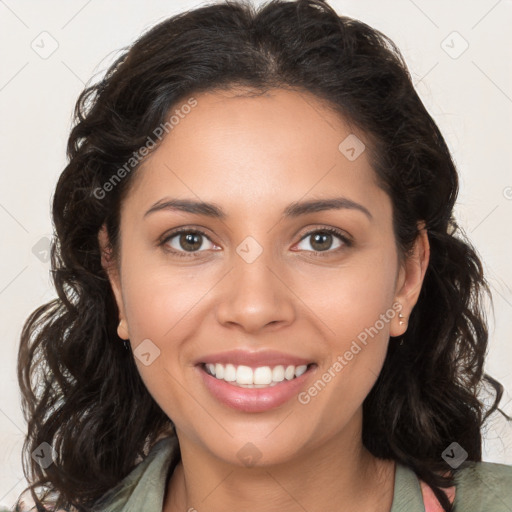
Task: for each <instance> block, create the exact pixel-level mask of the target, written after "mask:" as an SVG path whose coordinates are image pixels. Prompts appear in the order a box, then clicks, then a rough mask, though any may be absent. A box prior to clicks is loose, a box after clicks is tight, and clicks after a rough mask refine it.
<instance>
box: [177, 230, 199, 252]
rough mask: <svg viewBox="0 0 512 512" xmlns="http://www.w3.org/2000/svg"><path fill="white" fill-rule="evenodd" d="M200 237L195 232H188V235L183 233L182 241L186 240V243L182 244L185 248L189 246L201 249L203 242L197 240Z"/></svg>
mask: <svg viewBox="0 0 512 512" xmlns="http://www.w3.org/2000/svg"><path fill="white" fill-rule="evenodd" d="M198 238H199V235H197V234H194V233H187V234H186V235H182V241H184V244H182V246H183V247H184V248H187V246H188V248H189V249H199V247H201V243H200V242H198V241H197V240H198ZM194 240H195V242H194Z"/></svg>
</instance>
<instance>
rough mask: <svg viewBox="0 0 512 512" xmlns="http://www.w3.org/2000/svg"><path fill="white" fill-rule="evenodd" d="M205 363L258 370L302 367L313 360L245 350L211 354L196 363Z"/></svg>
mask: <svg viewBox="0 0 512 512" xmlns="http://www.w3.org/2000/svg"><path fill="white" fill-rule="evenodd" d="M203 363H211V364H215V363H220V364H224V365H226V364H232V365H234V366H238V365H244V366H250V367H251V368H256V367H258V366H277V365H283V366H289V365H293V366H301V365H304V364H305V365H308V364H310V363H313V361H312V360H311V359H305V358H303V357H298V356H295V355H292V354H285V353H284V352H278V351H276V350H258V351H256V352H255V351H248V350H243V349H238V350H229V351H227V352H219V353H217V354H209V355H206V356H203V357H201V358H199V359H197V361H196V363H195V364H196V365H197V364H203Z"/></svg>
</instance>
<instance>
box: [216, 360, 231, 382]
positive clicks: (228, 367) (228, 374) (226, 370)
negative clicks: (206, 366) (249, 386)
mask: <svg viewBox="0 0 512 512" xmlns="http://www.w3.org/2000/svg"><path fill="white" fill-rule="evenodd" d="M215 376H217V374H215ZM224 380H225V381H226V382H235V380H236V368H235V367H234V365H232V364H227V365H226V367H225V368H224Z"/></svg>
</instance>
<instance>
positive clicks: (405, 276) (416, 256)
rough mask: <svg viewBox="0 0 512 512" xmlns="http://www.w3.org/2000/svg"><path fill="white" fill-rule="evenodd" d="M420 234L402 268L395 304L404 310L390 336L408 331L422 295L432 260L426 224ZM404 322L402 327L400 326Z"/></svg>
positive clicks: (394, 323)
mask: <svg viewBox="0 0 512 512" xmlns="http://www.w3.org/2000/svg"><path fill="white" fill-rule="evenodd" d="M418 229H419V233H418V236H417V237H416V241H415V242H414V247H413V250H412V254H410V255H409V256H407V257H406V260H405V261H404V262H403V264H402V265H401V267H400V270H399V273H398V278H397V286H396V293H395V300H394V302H399V303H400V304H401V305H402V309H401V310H400V311H399V313H400V314H401V315H403V316H402V317H400V318H399V317H398V315H397V316H396V317H395V318H394V321H393V322H392V324H391V328H390V335H391V336H401V335H402V334H404V332H405V331H407V321H408V319H409V316H410V314H411V311H412V310H413V308H414V306H415V304H416V302H417V301H418V297H419V295H420V291H421V287H422V285H423V279H424V277H425V272H426V270H427V267H428V262H429V260H430V244H429V241H428V234H427V230H426V229H425V223H424V222H421V223H420V224H419V225H418ZM400 321H402V322H403V323H402V325H400Z"/></svg>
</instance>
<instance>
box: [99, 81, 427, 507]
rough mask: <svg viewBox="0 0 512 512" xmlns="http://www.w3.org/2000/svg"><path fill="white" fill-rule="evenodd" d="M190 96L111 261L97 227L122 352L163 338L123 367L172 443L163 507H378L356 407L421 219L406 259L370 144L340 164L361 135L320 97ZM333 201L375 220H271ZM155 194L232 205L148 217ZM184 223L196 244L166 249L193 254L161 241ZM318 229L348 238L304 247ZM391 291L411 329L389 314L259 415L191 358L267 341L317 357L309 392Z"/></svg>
mask: <svg viewBox="0 0 512 512" xmlns="http://www.w3.org/2000/svg"><path fill="white" fill-rule="evenodd" d="M196 99H197V101H198V105H197V106H196V107H195V108H193V109H192V111H191V112H190V113H189V114H188V115H187V116H185V117H184V119H182V120H180V122H179V124H178V125H176V126H175V127H174V129H173V130H172V131H171V132H170V133H169V135H167V136H166V137H165V138H164V140H163V142H162V144H161V145H160V147H158V148H157V149H156V150H155V151H154V152H153V153H152V154H151V156H150V157H149V158H148V159H147V160H146V161H145V163H144V164H143V166H142V167H141V168H140V169H138V170H137V174H136V176H134V179H135V181H134V183H133V186H132V187H131V189H130V191H129V193H128V195H127V197H126V199H125V201H124V202H123V204H122V208H121V244H120V260H117V261H113V259H112V258H110V257H109V253H108V251H107V250H106V248H107V243H108V237H107V234H106V232H105V230H104V229H102V230H101V231H100V233H99V242H100V244H101V246H102V247H103V248H104V251H105V252H104V259H103V264H104V266H105V268H106V269H107V271H108V273H109V277H110V281H111V284H112V289H113V291H114V294H115V297H116V300H117V304H118V307H119V315H120V316H119V320H120V322H121V323H120V326H119V329H118V332H119V335H120V337H121V338H123V339H129V340H130V343H131V345H132V349H133V350H135V349H136V347H137V346H138V345H139V344H140V343H141V342H142V340H145V339H150V340H151V341H152V343H154V344H155V345H156V346H157V347H158V348H159V350H160V355H159V357H157V358H156V359H155V360H154V361H153V362H152V363H151V364H150V365H149V366H145V365H144V364H142V363H141V361H139V360H138V358H135V362H136V364H137V367H138V370H139V372H140V375H141V377H142V379H143V381H144V383H145V385H146V386H147V388H148V390H149V392H150V393H151V395H152V396H153V397H154V398H155V400H156V401H157V403H158V404H159V405H160V407H161V408H162V409H163V411H165V413H166V414H167V415H168V416H169V417H170V418H171V419H172V421H173V422H174V424H175V426H176V432H177V435H178V439H179V443H180V447H181V454H182V459H181V462H180V463H179V464H178V466H177V467H176V470H175V471H174V473H173V475H172V477H171V478H170V480H169V483H168V487H167V492H166V494H165V500H164V508H163V510H164V511H165V512H175V511H178V510H179V511H187V510H189V509H190V508H193V509H195V510H197V511H198V512H201V511H206V510H208V511H209V512H220V511H223V512H225V511H226V510H244V511H254V512H255V511H258V512H266V511H278V510H279V511H288V512H295V511H297V512H298V511H304V510H307V511H309V512H320V511H325V510H333V509H334V508H338V507H339V504H340V503H342V504H343V510H359V511H363V512H364V511H375V512H376V511H379V512H383V511H389V510H390V509H391V504H392V499H393V485H394V471H395V465H394V462H392V461H381V460H378V459H376V458H374V457H373V456H372V455H371V454H370V453H369V452H368V451H367V450H366V449H365V448H364V446H363V444H362V441H361V431H362V403H363V401H364V399H365V397H366V396H367V394H368V393H369V391H370V390H371V388H372V386H373V384H374V382H375V380H376V379H377V376H378V374H379V372H380V370H381V368H382V364H383V362H384V358H385V355H386V350H387V347H388V343H390V342H391V343H392V342H393V340H391V341H390V340H389V337H390V336H399V335H401V334H403V333H404V332H405V330H406V329H407V318H408V317H409V315H410V312H411V310H412V308H413V307H414V305H415V304H416V301H417V299H418V296H419V292H420V289H421V285H422V282H423V278H424V275H425V270H426V267H427V264H428V259H429V244H428V238H427V234H426V232H425V231H424V230H423V229H421V231H420V235H419V236H418V238H417V240H416V244H415V247H414V251H413V253H412V255H411V256H410V257H408V258H407V259H405V260H404V261H403V262H402V263H400V259H399V256H398V253H397V248H396V245H395V238H394V234H393V229H392V203H391V200H390V198H389V196H388V195H387V194H386V193H385V192H384V191H383V190H382V189H380V188H379V187H378V186H377V185H376V182H375V174H374V171H373V170H372V168H371V167H370V164H369V162H368V160H367V152H363V153H362V154H361V155H360V156H359V157H358V158H357V159H356V160H354V161H349V160H348V159H347V158H346V157H345V155H344V154H342V153H341V152H340V151H339V150H338V145H339V144H340V142H341V141H343V140H344V139H345V137H347V136H348V135H349V134H351V133H355V134H356V135H357V136H358V137H359V138H360V139H361V140H363V141H364V140H365V137H364V134H361V133H358V132H356V131H355V130H354V129H352V128H351V127H350V126H349V125H348V124H347V122H346V121H345V120H344V119H342V118H340V116H339V115H337V114H335V113H333V112H332V111H330V110H329V109H328V108H327V107H326V106H325V105H324V104H323V103H321V102H320V101H319V100H318V99H317V98H316V97H315V96H313V95H311V94H309V93H305V92H300V93H299V92H296V91H291V90H283V89H274V90H272V91H271V92H269V93H267V94H265V95H261V96H253V97H245V96H241V95H235V92H234V91H223V92H208V93H202V94H199V95H197V96H196ZM299 127H300V129H299ZM338 196H344V197H346V198H349V199H351V200H352V201H355V202H357V203H359V204H361V205H363V206H364V207H365V208H367V209H368V210H369V212H370V213H371V215H372V218H371V219H369V218H368V217H367V216H366V215H365V214H364V213H362V212H361V211H358V210H355V209H340V210H328V211H320V212H316V213H309V214H307V215H304V216H300V217H296V218H289V219H284V220H283V219H281V214H282V211H283V210H284V208H285V207H286V206H288V205H289V204H290V203H293V202H296V201H299V200H301V201H302V200H308V199H314V198H315V199H318V198H330V197H338ZM166 197H167V198H169V197H175V198H181V199H183V198H191V199H196V200H203V201H208V202H214V203H216V204H218V205H219V206H221V207H222V208H223V209H224V210H225V212H226V214H227V217H226V218H225V219H224V220H219V219H212V218H209V217H206V216H204V215H197V214H191V213H184V212H178V211H171V210H166V211H165V210H164V211H159V212H155V213H152V214H150V215H147V216H146V218H144V213H145V212H146V211H147V210H149V209H150V208H151V206H152V205H154V204H155V203H156V202H158V201H159V200H161V199H163V198H166ZM182 226H186V227H187V228H190V229H194V228H199V229H202V230H203V231H205V232H206V233H207V236H208V238H204V237H201V236H199V239H198V244H197V247H198V248H199V249H190V246H187V245H186V242H183V237H182V240H181V241H182V243H181V245H180V235H177V236H175V237H174V238H173V239H171V240H169V241H168V242H167V244H166V246H167V248H169V249H171V250H172V249H173V248H174V249H175V250H176V251H181V253H184V254H185V255H188V257H182V258H180V257H179V256H175V255H173V254H172V253H171V252H166V251H165V250H164V246H159V245H158V241H159V239H160V238H161V237H162V236H163V235H165V234H167V233H168V232H169V231H170V230H171V229H173V228H178V227H182ZM326 227H334V228H338V229H340V230H342V231H343V232H344V233H346V234H348V235H349V236H350V238H351V239H352V240H353V245H352V246H347V245H345V243H344V242H343V241H342V240H340V239H338V238H337V236H335V235H333V237H332V239H331V240H327V241H324V242H322V241H320V243H319V242H317V243H315V238H314V235H315V233H317V232H318V231H321V230H322V228H326ZM306 233H309V236H306ZM247 236H251V237H253V238H254V239H255V240H256V241H257V242H258V244H259V245H260V246H261V248H262V250H263V252H262V253H261V255H260V256H259V257H258V258H257V259H256V260H255V261H253V262H252V263H248V262H247V261H245V260H244V259H243V258H241V257H240V256H239V255H238V254H237V252H236V249H237V247H238V246H239V245H240V244H241V242H242V241H243V240H244V239H245V238H246V237H247ZM183 243H185V245H183ZM201 243H202V245H201ZM187 251H188V252H187ZM315 254H316V255H317V256H315ZM397 301H398V302H399V303H400V304H401V305H402V310H401V312H402V314H403V315H404V322H405V323H404V324H403V325H400V323H399V319H398V315H396V316H395V317H394V318H393V319H392V320H390V321H388V322H387V323H385V325H384V328H382V329H381V330H380V331H379V332H378V334H377V335H375V336H374V337H373V338H372V339H370V341H369V342H368V344H367V345H366V346H364V348H363V349H362V350H361V351H360V352H359V353H358V354H357V355H356V356H354V358H353V359H352V360H351V361H349V362H348V364H347V365H346V366H345V367H344V368H343V370H342V371H341V372H339V373H338V374H337V376H336V377H335V378H333V379H332V380H331V382H329V384H328V385H327V386H325V388H324V389H323V390H322V391H321V392H320V393H318V394H317V396H315V397H314V398H312V399H311V401H310V402H309V403H308V404H306V405H304V404H301V403H300V402H299V401H298V400H297V399H295V398H293V399H292V400H289V401H288V402H287V403H285V404H284V405H282V406H280V407H278V408H275V409H272V410H269V411H265V412H263V413H244V412H240V411H236V410H233V409H231V408H229V407H227V406H225V405H223V404H221V403H219V402H218V401H216V399H214V398H213V397H212V396H211V395H210V394H209V392H208V390H207V389H206V388H205V387H204V385H203V382H202V379H200V378H198V373H197V369H196V368H194V366H193V364H194V361H196V360H197V358H199V357H200V356H202V355H203V356H204V355H205V354H212V353H216V352H222V351H226V350H231V349H233V348H238V347H240V348H244V349H247V350H260V349H261V350H263V349H276V350H280V351H283V352H286V353H290V354H293V355H298V356H301V357H305V358H307V359H310V360H311V361H315V362H316V363H317V364H318V368H317V369H316V371H315V375H316V376H315V377H314V378H312V379H311V380H310V381H308V382H309V384H308V386H309V385H311V384H312V383H314V381H315V380H316V379H317V378H318V376H320V375H321V374H323V373H324V372H325V371H327V369H328V368H329V367H331V366H332V364H333V362H334V361H335V360H336V358H337V356H339V355H343V354H344V353H345V352H346V351H347V350H348V349H349V348H350V346H351V343H352V341H353V340H355V339H356V338H357V336H358V334H359V333H361V332H362V331H364V329H365V328H368V327H370V326H373V325H374V324H375V322H376V320H378V319H379V315H381V314H382V313H385V312H386V311H388V310H390V309H392V305H393V303H395V302H397ZM248 442H251V443H253V444H254V445H255V446H256V447H257V449H258V450H259V452H261V458H260V459H259V460H258V461H257V462H256V464H255V465H254V466H253V467H247V466H246V465H244V463H243V462H242V461H241V460H240V459H239V457H238V456H237V453H238V452H239V450H240V449H241V448H242V447H244V445H246V443H248ZM262 497H263V498H262Z"/></svg>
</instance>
